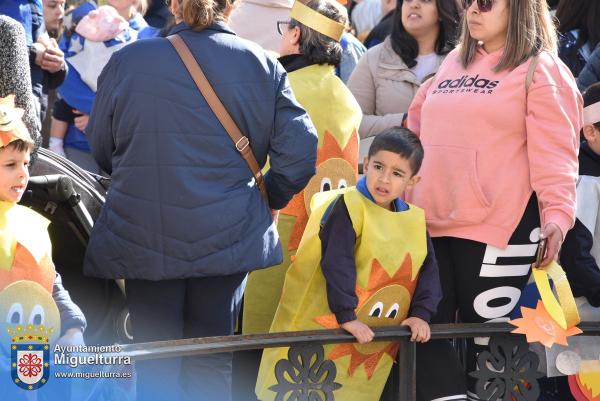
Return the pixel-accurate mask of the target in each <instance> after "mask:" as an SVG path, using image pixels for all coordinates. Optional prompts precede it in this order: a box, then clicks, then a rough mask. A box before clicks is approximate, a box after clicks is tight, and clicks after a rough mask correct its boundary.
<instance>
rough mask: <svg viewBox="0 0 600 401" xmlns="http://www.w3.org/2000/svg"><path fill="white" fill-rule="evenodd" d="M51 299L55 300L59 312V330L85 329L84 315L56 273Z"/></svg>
mask: <svg viewBox="0 0 600 401" xmlns="http://www.w3.org/2000/svg"><path fill="white" fill-rule="evenodd" d="M52 299H54V302H56V306H57V307H58V311H59V313H60V330H61V332H62V333H64V332H65V331H66V330H68V329H71V328H75V327H77V328H80V329H81V331H84V330H85V327H86V325H87V322H86V320H85V316H84V315H83V312H82V311H81V309H80V308H79V306H77V305H76V304H75V303H74V302H73V300H71V296H70V295H69V291H67V290H65V287H64V286H63V284H62V277H61V276H60V274H58V273H56V277H55V278H54V286H53V287H52Z"/></svg>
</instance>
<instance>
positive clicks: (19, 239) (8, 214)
mask: <svg viewBox="0 0 600 401" xmlns="http://www.w3.org/2000/svg"><path fill="white" fill-rule="evenodd" d="M22 114H23V110H21V109H18V108H15V107H14V96H12V95H11V96H8V97H6V98H0V147H5V146H8V145H9V144H10V143H11V142H13V141H15V140H18V139H20V140H23V141H25V142H31V138H30V137H29V133H28V132H27V129H26V128H25V126H24V124H23V122H22V121H21V116H22ZM0 151H3V150H0ZM48 224H49V221H48V220H47V219H46V218H44V217H43V216H41V215H39V214H37V213H36V212H34V211H33V210H30V209H28V208H26V207H23V206H19V205H16V204H14V203H12V202H6V201H0V316H2V320H1V321H0V350H1V349H2V348H4V349H5V351H6V347H8V345H9V344H10V343H11V341H12V338H11V337H10V333H12V334H14V335H15V336H17V337H18V336H19V335H23V334H24V332H31V328H33V326H36V327H35V328H34V329H39V328H40V327H42V328H43V329H44V330H42V331H39V330H37V331H38V332H41V333H43V334H45V335H47V336H48V337H49V339H50V341H51V342H52V341H55V340H56V339H57V338H58V336H59V334H60V314H59V311H58V307H57V306H56V303H55V302H54V299H53V298H52V289H53V286H54V279H55V276H56V272H55V270H54V263H53V262H52V256H51V255H52V245H51V243H50V237H49V236H48V231H47V229H48ZM34 331H35V330H34Z"/></svg>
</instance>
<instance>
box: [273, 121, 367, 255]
mask: <svg viewBox="0 0 600 401" xmlns="http://www.w3.org/2000/svg"><path fill="white" fill-rule="evenodd" d="M357 177H358V133H357V132H356V130H354V132H353V133H352V136H351V137H350V139H349V140H348V143H347V144H346V147H345V148H343V149H342V147H341V146H340V144H339V143H338V140H337V139H336V137H335V136H334V135H333V134H331V133H330V132H329V131H327V130H325V134H324V136H323V146H321V148H320V149H319V150H318V151H317V174H316V175H315V176H314V177H312V178H311V180H310V181H309V183H308V185H307V186H306V188H305V189H304V190H303V191H302V192H300V193H299V194H297V195H296V196H294V197H293V198H292V200H291V201H290V203H289V204H288V205H287V206H286V207H285V208H283V209H282V210H281V214H285V215H288V216H293V217H295V218H296V222H295V224H294V228H293V229H292V233H291V235H290V240H289V241H288V250H290V251H291V250H294V249H298V245H299V244H300V239H301V238H302V234H303V233H304V229H305V228H306V224H307V223H308V215H309V210H310V199H311V198H312V196H313V195H314V194H315V193H317V192H322V191H326V190H331V189H338V188H343V187H348V186H352V185H356V178H357Z"/></svg>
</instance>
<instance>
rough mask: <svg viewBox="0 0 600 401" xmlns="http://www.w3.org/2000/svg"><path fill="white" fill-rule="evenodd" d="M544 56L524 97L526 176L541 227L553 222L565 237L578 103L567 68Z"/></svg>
mask: <svg viewBox="0 0 600 401" xmlns="http://www.w3.org/2000/svg"><path fill="white" fill-rule="evenodd" d="M543 56H544V55H542V56H540V62H539V64H538V67H537V69H536V72H535V75H534V80H533V84H532V86H531V87H530V88H529V92H528V95H527V114H526V117H525V124H526V131H527V154H528V159H529V174H530V181H531V186H532V188H533V190H534V191H535V193H536V195H537V197H538V200H539V204H540V214H541V217H542V224H543V226H546V225H547V224H548V223H555V224H556V225H557V226H558V227H559V228H560V230H561V232H562V234H563V238H564V236H565V235H566V233H567V232H568V231H569V229H570V228H571V227H572V226H573V223H574V222H575V199H576V181H577V176H578V166H579V162H578V159H577V153H578V151H579V131H580V129H581V127H582V125H583V123H582V120H583V114H582V113H583V105H582V103H583V102H582V98H581V94H580V93H579V91H578V90H577V87H576V85H575V82H574V79H573V77H572V75H571V73H570V72H569V71H568V70H567V68H566V66H564V65H563V64H562V63H560V62H559V61H558V60H555V59H554V58H550V57H551V56H548V57H543Z"/></svg>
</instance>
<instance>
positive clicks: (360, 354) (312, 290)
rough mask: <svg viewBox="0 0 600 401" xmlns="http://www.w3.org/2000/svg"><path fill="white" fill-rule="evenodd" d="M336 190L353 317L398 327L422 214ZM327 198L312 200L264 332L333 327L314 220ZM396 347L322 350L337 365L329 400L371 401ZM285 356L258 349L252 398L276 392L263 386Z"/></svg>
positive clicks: (421, 242)
mask: <svg viewBox="0 0 600 401" xmlns="http://www.w3.org/2000/svg"><path fill="white" fill-rule="evenodd" d="M336 192H337V191H336ZM343 192H344V193H343V197H344V202H345V203H346V206H347V208H348V212H349V215H350V219H351V220H352V226H353V228H354V231H355V234H356V245H355V253H354V255H355V261H356V270H357V271H356V273H357V282H356V295H357V296H358V299H359V302H358V306H357V308H356V315H357V318H358V319H359V320H360V321H362V322H363V323H365V324H367V325H368V326H370V327H378V326H392V325H398V324H400V322H402V321H403V320H404V319H405V318H406V317H407V314H408V309H409V306H410V302H411V298H412V294H413V292H414V289H415V286H416V282H417V276H418V273H419V269H420V268H421V266H422V264H423V261H424V260H425V256H426V255H427V242H426V232H425V216H424V213H423V211H422V210H421V209H419V208H417V207H415V206H413V205H410V208H409V210H407V211H404V212H399V213H396V212H391V211H388V210H386V209H384V208H382V207H380V206H377V205H376V204H375V203H374V202H372V201H371V200H369V199H367V198H366V197H365V196H364V195H362V194H361V193H360V192H359V191H358V190H356V189H355V188H349V189H347V190H346V191H343ZM323 195H325V194H323ZM335 195H336V193H335V192H334V193H332V194H331V196H329V197H328V198H329V199H328V200H327V201H324V202H322V203H321V204H320V205H318V204H319V203H320V200H321V199H319V198H324V196H319V195H318V196H317V197H315V198H316V199H314V200H313V203H315V208H314V211H313V212H312V214H311V216H310V219H309V221H308V224H307V226H306V231H305V233H304V236H303V237H302V241H301V242H300V246H299V248H298V252H297V254H296V258H295V260H294V263H293V264H292V265H291V266H290V268H289V270H288V272H287V275H286V278H285V284H284V287H283V293H282V295H281V300H280V303H279V307H278V308H277V312H276V314H275V319H274V321H273V324H272V326H271V330H270V331H271V332H282V331H295V330H314V329H323V328H336V327H339V326H338V324H337V321H336V319H335V316H334V315H333V314H332V313H331V311H330V310H329V307H328V303H327V292H326V283H325V278H324V276H323V273H322V271H321V268H320V260H321V241H320V239H319V231H320V223H321V219H322V217H323V215H324V213H325V211H326V210H327V208H328V206H329V204H330V203H331V201H332V198H335V197H336V196H335ZM397 348H398V345H397V344H394V343H390V342H373V343H368V344H362V345H359V344H357V343H351V344H339V345H328V346H325V358H327V359H330V360H333V361H334V362H335V365H336V368H337V376H336V377H335V382H336V383H339V384H341V386H342V387H341V388H339V389H337V390H335V391H334V396H335V399H336V400H343V401H353V400H357V401H370V400H373V401H377V400H379V397H380V396H381V393H382V391H383V387H384V385H385V382H386V380H387V377H388V376H389V372H390V369H391V367H392V363H393V360H394V358H395V355H396V351H397ZM287 353H288V349H287V348H276V349H265V350H264V352H263V358H262V361H261V365H260V370H259V375H258V380H257V384H256V394H257V396H258V398H259V399H260V400H262V401H271V400H274V399H275V397H276V393H275V392H274V391H273V390H271V389H270V388H271V387H272V386H274V385H276V384H278V383H277V379H276V378H275V374H274V367H275V365H276V363H277V362H278V361H279V360H281V359H286V358H287ZM314 391H319V390H317V389H315V390H314ZM282 399H285V397H284V398H282ZM323 399H325V398H323Z"/></svg>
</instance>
